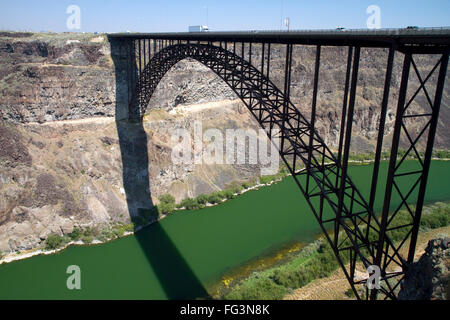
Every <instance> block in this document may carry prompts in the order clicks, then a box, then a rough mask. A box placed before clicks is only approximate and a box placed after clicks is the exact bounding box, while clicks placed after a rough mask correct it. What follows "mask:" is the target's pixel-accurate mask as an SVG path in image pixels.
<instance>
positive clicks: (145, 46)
mask: <svg viewBox="0 0 450 320" xmlns="http://www.w3.org/2000/svg"><path fill="white" fill-rule="evenodd" d="M146 65H147V40H146V39H144V69H145V66H146Z"/></svg>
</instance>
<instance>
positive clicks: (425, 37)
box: [108, 27, 450, 52]
mask: <svg viewBox="0 0 450 320" xmlns="http://www.w3.org/2000/svg"><path fill="white" fill-rule="evenodd" d="M108 37H109V38H111V39H114V38H127V39H165V40H184V41H212V42H218V41H228V42H256V43H282V44H303V45H325V46H326V45H329V46H360V47H378V48H389V47H391V46H392V45H394V46H397V47H398V49H399V50H401V49H402V48H407V47H408V48H411V47H420V48H422V49H424V47H426V48H427V49H428V50H435V49H438V51H439V52H440V51H442V50H448V48H449V46H450V28H447V27H445V28H420V29H406V28H405V29H379V30H369V29H358V30H351V29H348V30H345V29H344V30H306V31H259V30H254V31H222V32H173V33H111V34H108Z"/></svg>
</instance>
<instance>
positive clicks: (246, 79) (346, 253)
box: [110, 32, 450, 299]
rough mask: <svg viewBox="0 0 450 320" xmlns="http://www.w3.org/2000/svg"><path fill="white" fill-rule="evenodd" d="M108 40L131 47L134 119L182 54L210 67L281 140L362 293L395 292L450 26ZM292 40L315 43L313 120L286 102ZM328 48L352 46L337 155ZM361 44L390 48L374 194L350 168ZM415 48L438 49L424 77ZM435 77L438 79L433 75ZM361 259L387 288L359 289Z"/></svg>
mask: <svg viewBox="0 0 450 320" xmlns="http://www.w3.org/2000/svg"><path fill="white" fill-rule="evenodd" d="M408 37H409V38H408ZM110 38H111V40H113V41H119V43H120V47H121V48H122V49H123V50H125V51H126V57H127V69H128V71H127V77H128V78H127V80H128V87H129V117H130V119H137V120H140V119H141V118H142V116H143V115H144V113H145V109H146V108H147V105H148V103H149V101H150V99H151V97H152V95H153V93H154V91H155V89H156V87H157V86H158V83H159V82H160V81H161V79H162V77H163V76H164V75H165V74H166V73H167V72H168V71H169V70H170V69H171V68H172V67H173V66H174V65H175V64H176V63H177V62H179V61H180V60H183V59H185V58H191V59H195V60H197V61H199V62H200V63H202V64H204V65H205V66H207V67H209V68H210V69H211V70H212V71H213V72H214V73H216V74H217V75H218V76H219V77H220V78H221V79H223V80H224V81H225V82H226V83H227V84H228V85H229V87H230V88H231V89H232V90H233V91H234V92H235V93H236V95H237V96H238V97H239V98H240V99H241V100H242V101H243V103H244V104H245V105H246V106H247V108H248V109H249V111H250V112H251V113H252V115H253V116H254V117H255V119H256V120H257V121H258V123H259V124H260V125H261V126H262V127H263V128H264V129H265V130H266V133H267V135H268V136H269V138H271V139H274V137H275V138H276V139H279V141H280V144H279V145H280V147H279V153H280V156H281V158H282V159H283V161H284V162H285V164H286V165H287V167H288V169H289V171H290V173H291V174H292V176H293V178H294V179H295V181H296V183H297V185H298V187H299V189H300V190H301V192H302V194H303V195H304V196H305V198H306V200H307V202H308V204H309V206H310V208H311V211H312V213H313V214H314V216H315V217H316V219H317V221H318V223H319V224H320V226H321V229H322V231H323V233H324V234H325V236H326V238H327V240H328V242H329V244H330V245H331V247H332V249H333V251H334V253H335V255H336V258H337V260H338V262H339V264H340V266H341V268H342V269H343V271H344V273H345V276H346V278H347V279H348V281H349V283H350V285H351V287H352V289H353V291H354V293H355V294H356V296H357V297H358V298H366V299H379V298H388V299H396V296H397V294H398V289H399V284H400V283H401V280H402V279H403V276H404V274H405V272H406V271H407V269H408V266H409V265H410V264H411V262H412V261H413V258H414V251H415V246H416V241H417V235H418V231H419V223H420V217H421V214H422V207H423V203H424V196H425V189H426V183H427V178H428V172H429V168H430V162H431V155H432V149H433V143H434V137H435V133H436V127H437V123H438V117H439V109H440V104H441V98H442V94H443V89H444V82H445V77H446V71H447V66H448V55H449V44H450V41H449V39H450V34H449V33H448V32H447V33H444V35H442V34H440V35H439V36H436V37H435V38H433V37H430V36H429V35H428V36H424V37H411V36H409V35H405V36H404V37H403V38H402V37H401V36H400V37H397V36H396V37H383V38H380V36H377V37H376V36H374V37H373V38H371V37H370V35H366V34H365V35H364V36H363V37H362V38H358V37H354V36H351V35H349V36H348V37H342V35H341V34H339V35H338V37H337V38H333V36H332V35H329V36H323V35H317V36H314V35H312V36H311V35H309V36H303V38H302V35H301V34H300V35H298V36H297V37H295V35H294V36H292V34H289V35H288V36H286V37H285V38H283V36H282V35H281V36H280V35H278V36H277V37H275V35H272V34H269V35H267V34H266V35H265V36H263V37H260V38H258V37H255V36H254V35H251V34H250V35H248V34H244V35H233V34H228V33H225V34H220V33H218V34H216V35H214V34H211V33H209V34H208V35H201V34H200V35H199V34H197V35H192V34H147V35H145V34H143V35H112V36H110ZM239 40H241V41H239ZM255 43H257V44H258V50H259V52H258V53H259V55H258V56H259V57H261V58H260V63H261V64H260V65H258V66H255V65H253V64H252V55H254V54H255ZM274 43H277V44H280V43H281V44H284V45H285V47H286V51H285V52H286V55H285V69H284V88H283V90H281V89H280V88H278V87H277V86H276V85H275V84H274V83H273V82H272V81H271V80H270V78H269V75H270V68H271V65H270V62H271V58H270V55H271V45H272V44H274ZM295 44H313V45H314V46H315V48H316V58H315V66H314V80H313V96H312V103H311V118H310V120H307V119H306V118H305V117H304V116H303V115H302V114H301V113H300V111H299V110H298V109H297V108H296V107H295V106H294V105H293V103H292V102H291V100H290V84H291V76H292V70H291V69H292V55H293V45H295ZM322 45H334V46H347V47H348V51H347V52H348V56H347V60H346V63H347V67H346V75H345V86H344V88H343V90H344V91H343V103H342V109H341V112H342V115H341V124H340V136H339V146H338V150H337V152H334V153H333V152H332V151H331V150H330V149H329V148H328V147H327V145H326V144H325V142H324V140H323V139H322V138H321V137H320V136H319V134H318V131H317V129H316V121H317V119H316V106H317V94H318V86H319V73H320V72H319V71H320V61H321V48H322ZM362 47H383V48H388V49H389V54H388V57H387V61H386V67H384V66H380V67H382V68H385V85H384V92H383V99H382V102H381V106H380V123H379V128H378V130H379V133H378V139H377V145H376V152H375V157H374V169H373V175H372V180H371V182H370V185H371V188H370V194H369V195H368V197H367V195H363V194H361V192H360V191H359V190H358V188H357V187H356V185H355V184H354V183H353V182H352V180H351V179H350V177H349V175H348V161H349V154H350V142H351V133H352V124H353V116H354V110H355V100H356V90H357V86H358V72H359V62H360V52H361V48H362ZM396 52H398V53H400V54H402V55H403V56H404V61H403V67H402V68H403V69H402V75H401V84H400V88H399V90H398V101H397V109H396V118H395V125H394V132H393V139H392V144H391V152H390V160H389V169H388V174H387V181H386V188H385V190H384V191H385V196H384V202H383V205H382V208H383V209H382V211H381V212H374V209H373V208H374V205H375V194H376V191H377V185H378V183H379V176H380V174H379V169H380V161H381V154H382V146H383V138H384V128H385V122H386V113H387V109H388V100H389V97H390V96H389V92H390V88H391V79H392V72H393V65H394V55H395V53H396ZM416 54H437V55H439V60H438V61H437V63H436V64H435V66H434V68H433V69H432V70H431V71H430V72H429V73H428V74H426V75H422V74H421V71H420V69H419V68H418V67H417V65H416V62H415V60H414V56H415V55H416ZM253 61H255V59H254V60H253ZM411 69H413V71H414V73H415V74H416V75H417V78H418V79H419V82H420V86H419V88H418V89H417V90H416V92H414V94H413V95H412V96H411V97H407V90H408V80H409V78H410V73H411ZM436 74H437V76H434V77H433V75H436ZM432 79H434V83H432V86H433V88H435V90H434V91H435V92H434V97H433V98H431V95H430V92H429V89H427V84H429V82H430V81H432ZM419 92H424V94H425V96H426V102H427V105H426V106H422V107H423V108H428V110H429V112H426V113H420V114H419V113H414V112H413V111H411V109H412V108H410V106H411V103H412V102H413V101H414V99H415V98H416V97H417V95H418V93H419ZM418 118H420V119H422V120H421V123H424V126H423V128H422V130H421V131H420V133H419V134H417V135H413V134H410V132H409V131H408V128H407V125H406V121H410V120H411V119H418ZM275 132H276V133H277V134H275V135H274V133H275ZM402 134H403V135H404V136H405V137H406V138H405V139H404V140H406V141H407V142H408V145H409V146H408V148H407V152H406V153H404V154H401V156H399V144H400V140H401V138H400V137H401V135H402ZM419 143H421V144H422V145H425V146H426V149H425V152H422V153H421V152H419V150H418V148H417V146H418V145H419ZM408 155H414V156H415V157H416V159H417V162H418V167H417V168H415V170H414V171H410V172H407V171H405V170H403V167H402V164H404V163H405V159H406V158H407V156H408ZM299 164H303V165H304V168H301V169H300V168H299ZM408 175H410V176H414V177H415V178H416V179H415V182H414V183H412V184H411V185H409V186H407V187H406V188H405V186H404V185H403V189H402V188H400V185H399V183H397V180H398V179H400V178H401V177H404V176H408ZM394 194H396V195H397V196H399V197H400V198H401V203H400V205H399V206H396V207H392V205H391V198H392V196H393V195H394ZM412 195H414V197H416V198H415V201H414V202H415V203H414V204H411V199H412V198H413V196H412ZM402 208H403V209H405V208H406V210H407V211H408V212H409V214H410V216H411V221H410V223H407V224H403V225H398V224H395V223H394V222H395V218H396V215H397V214H398V212H399V210H400V209H402ZM398 229H404V230H406V231H407V232H406V233H407V235H406V237H405V238H404V239H401V241H396V242H395V243H394V241H392V240H391V237H390V236H389V234H390V232H392V231H395V230H398ZM404 246H409V247H408V254H407V255H406V256H403V255H402V254H401V253H400V249H401V248H403V247H404ZM358 264H359V266H360V267H362V266H364V268H368V267H369V266H371V265H375V266H379V267H380V270H381V288H379V289H377V290H371V291H370V292H369V290H368V289H367V287H366V289H365V291H364V290H360V289H358V288H357V285H358V284H364V283H365V282H366V281H367V279H363V280H361V279H360V280H357V278H356V275H355V273H356V270H357V265H358Z"/></svg>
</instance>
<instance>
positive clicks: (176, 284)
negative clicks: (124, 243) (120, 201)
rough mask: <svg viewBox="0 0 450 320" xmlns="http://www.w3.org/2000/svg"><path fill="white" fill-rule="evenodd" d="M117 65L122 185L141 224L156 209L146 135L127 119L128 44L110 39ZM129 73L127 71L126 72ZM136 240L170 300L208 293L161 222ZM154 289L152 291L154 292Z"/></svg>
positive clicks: (137, 123)
mask: <svg viewBox="0 0 450 320" xmlns="http://www.w3.org/2000/svg"><path fill="white" fill-rule="evenodd" d="M110 44H111V56H112V57H113V62H114V66H115V79H116V81H115V85H116V110H115V119H116V127H117V133H118V137H119V145H120V152H121V157H122V167H123V186H124V190H125V196H126V201H127V205H128V212H129V215H130V218H131V221H132V222H133V223H134V224H135V225H139V224H140V223H141V221H142V217H143V216H144V215H145V213H148V212H150V211H151V209H152V208H153V203H152V198H151V192H150V182H149V169H148V166H149V161H148V147H147V144H148V141H147V134H146V132H145V129H144V124H143V123H142V121H132V120H128V99H129V96H130V94H131V93H130V92H129V87H128V83H129V79H130V70H132V74H131V76H133V75H135V74H136V66H135V64H134V65H133V66H131V67H130V64H129V63H128V62H129V61H130V60H132V59H130V58H129V53H127V50H126V46H127V42H126V41H120V40H113V39H110ZM127 70H128V72H127ZM135 237H136V239H137V240H138V242H139V244H140V247H141V249H142V251H143V253H144V254H145V256H146V258H147V260H148V263H149V267H150V268H151V269H152V270H153V272H154V273H155V275H156V276H157V278H158V281H159V283H160V285H161V287H162V288H163V290H164V292H165V295H166V297H167V298H168V299H195V298H205V297H208V293H207V291H206V290H205V288H204V287H203V285H202V283H201V282H200V280H199V279H198V278H197V276H196V275H195V274H194V272H193V271H192V269H191V268H190V266H189V265H188V264H187V262H186V260H185V259H184V258H183V256H182V255H181V253H180V252H179V251H178V249H177V247H176V246H175V245H174V243H173V242H172V240H171V239H170V237H169V235H168V234H167V233H166V231H165V230H164V228H163V227H162V226H161V224H160V223H159V222H155V223H153V224H152V225H151V226H149V227H146V228H145V229H144V230H141V231H139V232H136V234H135ZM151 290H152V288H149V291H151Z"/></svg>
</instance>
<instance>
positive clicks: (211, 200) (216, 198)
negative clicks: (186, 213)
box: [208, 193, 223, 204]
mask: <svg viewBox="0 0 450 320" xmlns="http://www.w3.org/2000/svg"><path fill="white" fill-rule="evenodd" d="M222 199H223V198H222V197H220V196H219V194H218V193H213V194H211V195H210V196H209V197H208V202H209V203H212V204H214V203H220V202H222Z"/></svg>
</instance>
